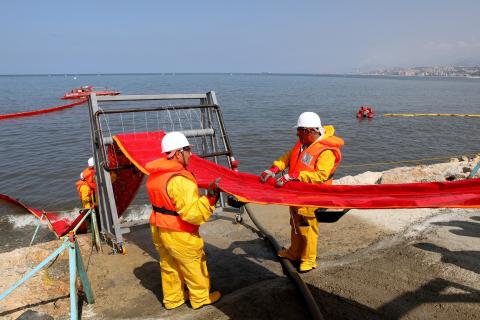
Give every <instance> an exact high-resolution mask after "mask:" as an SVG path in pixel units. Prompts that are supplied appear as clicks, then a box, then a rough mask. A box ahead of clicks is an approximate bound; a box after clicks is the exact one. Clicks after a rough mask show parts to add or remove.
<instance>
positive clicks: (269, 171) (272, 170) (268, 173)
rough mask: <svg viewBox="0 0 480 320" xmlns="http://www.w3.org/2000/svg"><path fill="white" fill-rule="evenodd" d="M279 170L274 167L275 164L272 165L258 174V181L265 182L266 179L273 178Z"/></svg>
mask: <svg viewBox="0 0 480 320" xmlns="http://www.w3.org/2000/svg"><path fill="white" fill-rule="evenodd" d="M279 171H280V169H278V167H276V166H272V167H271V168H270V169H267V170H265V171H263V172H262V174H261V175H260V182H261V183H265V182H267V180H268V179H270V178H275V175H276V174H277V173H278V172H279Z"/></svg>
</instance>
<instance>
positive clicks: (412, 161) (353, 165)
mask: <svg viewBox="0 0 480 320" xmlns="http://www.w3.org/2000/svg"><path fill="white" fill-rule="evenodd" d="M479 154H480V153H479V152H475V153H467V154H464V155H461V156H458V155H454V156H448V157H447V156H445V157H431V158H421V159H416V160H400V161H385V162H371V163H363V164H351V165H342V166H341V167H342V168H355V167H365V166H377V165H388V164H398V163H420V162H426V161H432V160H445V159H451V158H459V157H475V156H478V155H479Z"/></svg>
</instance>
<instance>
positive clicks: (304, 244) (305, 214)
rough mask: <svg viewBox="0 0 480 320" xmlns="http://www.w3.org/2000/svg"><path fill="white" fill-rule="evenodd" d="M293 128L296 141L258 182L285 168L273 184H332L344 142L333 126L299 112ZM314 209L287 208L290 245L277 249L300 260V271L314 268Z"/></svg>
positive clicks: (316, 231) (316, 235)
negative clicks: (291, 182)
mask: <svg viewBox="0 0 480 320" xmlns="http://www.w3.org/2000/svg"><path fill="white" fill-rule="evenodd" d="M296 127H297V136H298V142H297V143H296V144H295V146H294V147H293V149H291V150H290V151H287V152H286V153H285V154H284V155H283V156H281V157H280V158H279V159H278V160H276V161H274V162H273V164H272V167H271V168H270V169H268V170H265V171H264V172H263V173H262V174H261V176H260V182H262V183H265V182H267V180H269V179H270V178H275V175H276V174H277V173H279V172H280V171H283V170H285V169H286V168H288V173H285V174H283V175H282V176H281V177H279V178H278V179H277V180H276V181H275V186H276V187H282V186H284V185H285V184H286V183H288V182H289V181H293V180H298V181H302V182H307V183H324V184H331V183H332V176H333V173H334V172H335V170H336V169H337V167H338V165H339V163H340V161H341V159H342V155H341V152H340V148H341V147H342V146H343V144H344V142H343V139H341V138H339V137H336V136H334V133H335V129H334V127H333V126H324V127H322V124H321V121H320V117H319V116H318V115H317V114H316V113H314V112H304V113H302V114H301V115H300V116H299V117H298V122H297V126H296ZM316 209H317V208H308V207H290V225H291V227H292V228H291V244H290V247H289V248H288V249H282V250H280V251H279V252H278V256H279V257H282V258H287V259H289V260H291V261H300V266H299V271H300V272H308V271H310V270H312V269H314V268H316V267H317V262H316V260H317V238H318V222H317V219H316V218H315V210H316Z"/></svg>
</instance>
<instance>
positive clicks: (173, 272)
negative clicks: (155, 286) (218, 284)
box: [150, 225, 210, 309]
mask: <svg viewBox="0 0 480 320" xmlns="http://www.w3.org/2000/svg"><path fill="white" fill-rule="evenodd" d="M150 230H151V232H152V238H153V244H154V245H155V248H156V249H157V251H158V254H159V255H160V272H161V275H162V289H163V304H164V305H165V308H166V309H173V308H176V307H178V306H180V305H182V304H183V303H184V302H185V299H186V297H187V296H188V297H189V299H190V304H191V305H192V307H193V308H195V307H197V306H201V305H203V304H205V302H206V301H209V293H210V276H209V274H208V270H207V259H206V256H205V252H204V251H203V239H202V238H201V237H200V236H199V235H198V234H191V233H188V232H179V231H168V230H163V229H160V228H158V227H156V226H153V225H150ZM185 285H186V286H187V288H188V293H189V295H187V293H186V292H185V291H184V288H185Z"/></svg>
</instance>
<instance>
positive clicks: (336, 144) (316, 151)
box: [288, 136, 343, 184]
mask: <svg viewBox="0 0 480 320" xmlns="http://www.w3.org/2000/svg"><path fill="white" fill-rule="evenodd" d="M342 145H343V140H342V139H341V138H338V137H335V136H331V137H327V138H325V139H322V140H319V141H315V142H314V143H312V144H311V145H309V146H308V147H307V148H306V149H305V150H303V151H302V150H301V147H302V145H301V143H300V141H298V142H297V143H296V144H295V146H294V147H293V149H292V152H291V154H290V161H289V165H288V167H289V169H288V172H289V173H293V174H296V175H297V176H298V175H299V174H300V172H302V171H308V172H315V171H317V159H318V157H319V156H320V155H321V154H322V152H324V151H327V150H330V151H332V152H333V155H334V156H335V162H334V164H333V167H332V168H331V169H330V173H329V174H328V175H329V176H328V180H327V181H325V182H324V183H325V184H332V182H333V181H332V176H333V174H334V173H335V170H337V167H338V165H339V164H340V161H342V153H341V152H340V147H341V146H342Z"/></svg>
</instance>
